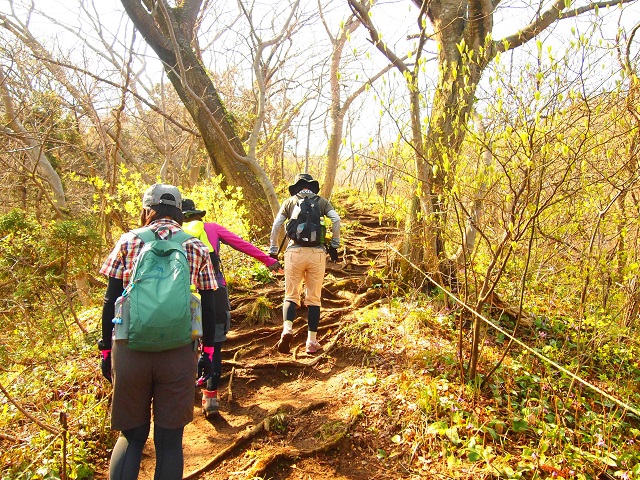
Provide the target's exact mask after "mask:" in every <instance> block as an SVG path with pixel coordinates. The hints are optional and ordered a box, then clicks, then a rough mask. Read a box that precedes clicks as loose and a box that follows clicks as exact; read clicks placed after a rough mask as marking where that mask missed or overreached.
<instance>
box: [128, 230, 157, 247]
mask: <svg viewBox="0 0 640 480" xmlns="http://www.w3.org/2000/svg"><path fill="white" fill-rule="evenodd" d="M132 232H133V234H134V235H135V236H136V237H138V238H139V239H140V240H142V241H143V242H144V243H149V242H152V241H154V240H155V239H156V232H154V231H153V230H151V228H149V227H142V228H136V229H135V230H132Z"/></svg>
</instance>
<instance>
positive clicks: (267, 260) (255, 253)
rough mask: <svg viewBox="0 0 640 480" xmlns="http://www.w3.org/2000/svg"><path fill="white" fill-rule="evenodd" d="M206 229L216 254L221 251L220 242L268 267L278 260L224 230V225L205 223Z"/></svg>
mask: <svg viewBox="0 0 640 480" xmlns="http://www.w3.org/2000/svg"><path fill="white" fill-rule="evenodd" d="M204 229H205V232H207V236H208V237H209V241H210V242H211V245H213V248H214V249H215V250H216V253H217V252H218V250H219V249H220V242H221V241H222V243H224V244H226V245H229V246H230V247H231V248H233V249H235V250H238V251H239V252H242V253H244V254H247V255H250V256H252V257H253V258H255V259H256V260H258V261H259V262H262V263H263V264H265V265H266V266H267V267H268V266H270V265H273V264H274V263H276V262H277V260H275V259H273V258H271V257H270V256H269V255H267V254H266V253H264V252H263V251H262V250H260V249H259V248H258V247H256V246H254V245H253V244H252V243H250V242H247V241H246V240H243V239H242V238H240V237H239V236H238V235H236V234H235V233H233V232H231V231H229V230H227V229H226V228H224V227H223V226H222V225H218V224H217V223H205V224H204Z"/></svg>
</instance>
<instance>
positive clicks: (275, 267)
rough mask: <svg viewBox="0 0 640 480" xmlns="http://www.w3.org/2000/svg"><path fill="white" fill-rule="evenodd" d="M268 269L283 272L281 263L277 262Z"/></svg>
mask: <svg viewBox="0 0 640 480" xmlns="http://www.w3.org/2000/svg"><path fill="white" fill-rule="evenodd" d="M267 268H268V269H269V270H271V271H272V272H277V271H278V270H282V265H280V262H275V263H273V264H272V265H269V266H268V267H267Z"/></svg>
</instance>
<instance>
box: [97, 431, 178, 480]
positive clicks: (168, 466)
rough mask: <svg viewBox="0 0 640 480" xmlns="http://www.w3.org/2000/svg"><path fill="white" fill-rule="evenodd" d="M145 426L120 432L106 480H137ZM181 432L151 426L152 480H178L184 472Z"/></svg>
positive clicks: (146, 434)
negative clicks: (153, 474) (153, 472)
mask: <svg viewBox="0 0 640 480" xmlns="http://www.w3.org/2000/svg"><path fill="white" fill-rule="evenodd" d="M149 430H150V425H149V424H148V423H146V424H144V425H141V426H139V427H136V428H132V429H130V430H124V431H122V432H121V434H120V437H118V441H117V442H116V444H115V446H114V447H113V452H112V453H111V463H110V465H109V480H136V479H137V478H138V474H139V473H140V461H141V460H142V450H143V449H144V445H145V443H146V442H147V437H148V436H149ZM183 432H184V428H172V429H168V428H162V427H158V426H157V425H154V429H153V444H154V446H155V448H156V470H155V476H154V479H155V480H181V479H182V470H183V468H184V458H183V453H182V434H183Z"/></svg>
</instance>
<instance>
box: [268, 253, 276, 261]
mask: <svg viewBox="0 0 640 480" xmlns="http://www.w3.org/2000/svg"><path fill="white" fill-rule="evenodd" d="M269 256H270V257H271V258H273V259H274V260H278V254H277V253H270V254H269Z"/></svg>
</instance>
